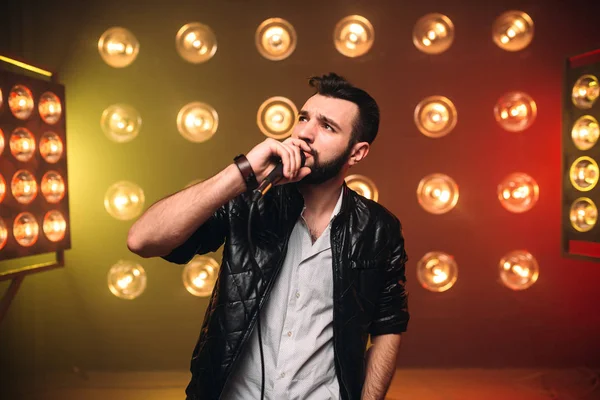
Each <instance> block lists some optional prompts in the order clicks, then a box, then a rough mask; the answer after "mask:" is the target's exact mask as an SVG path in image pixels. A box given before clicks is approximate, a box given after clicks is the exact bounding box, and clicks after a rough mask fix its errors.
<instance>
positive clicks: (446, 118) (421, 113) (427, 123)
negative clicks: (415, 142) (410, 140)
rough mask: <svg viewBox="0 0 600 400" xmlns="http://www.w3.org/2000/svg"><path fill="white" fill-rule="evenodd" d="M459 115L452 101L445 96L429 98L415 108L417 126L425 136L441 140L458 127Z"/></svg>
mask: <svg viewBox="0 0 600 400" xmlns="http://www.w3.org/2000/svg"><path fill="white" fill-rule="evenodd" d="M457 120H458V114H457V111H456V107H454V104H453V103H452V101H450V99H448V98H447V97H444V96H430V97H427V98H425V99H423V100H421V102H419V104H417V107H415V112H414V121H415V125H416V126H417V128H418V129H419V131H421V133H422V134H423V135H425V136H428V137H431V138H440V137H442V136H446V135H447V134H448V133H450V132H451V131H452V130H453V129H454V127H455V126H456V122H457Z"/></svg>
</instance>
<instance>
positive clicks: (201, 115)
mask: <svg viewBox="0 0 600 400" xmlns="http://www.w3.org/2000/svg"><path fill="white" fill-rule="evenodd" d="M218 127H219V115H218V114H217V111H216V110H215V109H214V108H213V107H212V106H210V105H208V104H205V103H202V102H198V101H197V102H193V103H189V104H186V105H185V106H184V107H182V108H181V110H180V111H179V113H178V114H177V130H178V131H179V133H180V134H181V136H183V137H184V138H186V139H187V140H189V141H190V142H195V143H202V142H206V141H207V140H209V139H210V138H212V137H213V135H214V134H215V132H217V128H218Z"/></svg>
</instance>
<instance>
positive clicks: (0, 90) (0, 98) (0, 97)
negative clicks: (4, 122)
mask: <svg viewBox="0 0 600 400" xmlns="http://www.w3.org/2000/svg"><path fill="white" fill-rule="evenodd" d="M2 104H4V99H3V97H2V88H0V108H2Z"/></svg>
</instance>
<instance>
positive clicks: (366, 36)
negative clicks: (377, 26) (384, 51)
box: [333, 15, 375, 57]
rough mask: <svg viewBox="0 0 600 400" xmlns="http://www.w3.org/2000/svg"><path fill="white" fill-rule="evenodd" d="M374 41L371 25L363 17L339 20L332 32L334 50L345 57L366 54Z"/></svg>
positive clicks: (357, 16) (353, 16) (351, 16)
mask: <svg viewBox="0 0 600 400" xmlns="http://www.w3.org/2000/svg"><path fill="white" fill-rule="evenodd" d="M374 41H375V30H374V29H373V25H371V22H369V20H368V19H366V18H365V17H363V16H360V15H349V16H347V17H345V18H343V19H341V20H340V21H339V22H338V23H337V24H336V26H335V29H334V31H333V43H334V44H335V48H336V49H337V51H339V52H340V53H341V54H343V55H345V56H346V57H360V56H362V55H364V54H366V53H367V52H368V51H369V50H370V49H371V47H373V43H374Z"/></svg>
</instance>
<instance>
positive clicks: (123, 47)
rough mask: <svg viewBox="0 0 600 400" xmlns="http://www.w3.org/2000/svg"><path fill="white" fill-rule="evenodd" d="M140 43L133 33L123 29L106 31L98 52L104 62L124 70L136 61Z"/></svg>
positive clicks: (100, 40)
mask: <svg viewBox="0 0 600 400" xmlns="http://www.w3.org/2000/svg"><path fill="white" fill-rule="evenodd" d="M139 51H140V43H139V42H138V40H137V38H136V37H135V35H134V34H133V33H131V32H130V31H129V30H127V29H125V28H121V27H113V28H110V29H108V30H106V31H105V32H104V33H103V34H102V36H100V39H99V40H98V52H99V53H100V56H101V57H102V59H103V60H104V62H105V63H106V64H108V65H110V66H111V67H114V68H124V67H126V66H128V65H130V64H131V63H132V62H134V61H135V59H136V58H137V55H138V53H139Z"/></svg>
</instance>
